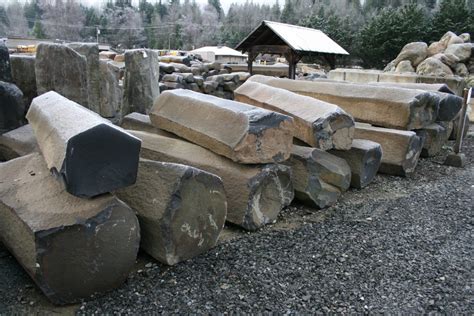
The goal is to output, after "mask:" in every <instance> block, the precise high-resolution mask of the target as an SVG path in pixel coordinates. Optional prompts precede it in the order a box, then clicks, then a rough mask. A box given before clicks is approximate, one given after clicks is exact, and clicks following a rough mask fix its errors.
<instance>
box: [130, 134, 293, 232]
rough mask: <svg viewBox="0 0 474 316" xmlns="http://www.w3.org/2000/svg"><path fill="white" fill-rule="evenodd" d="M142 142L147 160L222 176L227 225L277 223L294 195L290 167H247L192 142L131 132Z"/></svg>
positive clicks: (259, 225) (251, 228)
mask: <svg viewBox="0 0 474 316" xmlns="http://www.w3.org/2000/svg"><path fill="white" fill-rule="evenodd" d="M130 133H132V134H133V135H135V136H137V137H138V138H140V139H141V140H142V150H141V153H140V154H141V156H142V157H143V158H146V159H151V160H157V161H163V162H172V163H179V164H183V165H189V166H193V167H195V168H199V169H202V170H205V171H207V172H210V173H213V174H215V175H217V176H219V177H220V178H221V179H222V182H223V183H224V189H225V192H226V196H227V221H228V222H230V223H233V224H235V225H238V226H240V227H243V228H245V229H247V230H256V229H258V228H259V227H262V226H263V225H266V224H269V223H273V222H274V221H275V220H276V219H277V216H278V214H279V213H280V211H281V209H282V208H283V207H285V206H287V205H289V204H290V203H291V201H292V200H293V196H294V192H293V185H292V183H291V170H290V168H289V167H287V166H282V165H276V164H268V165H243V164H238V163H235V162H233V161H232V160H229V159H227V158H225V157H222V156H220V155H217V154H215V153H213V152H211V151H209V150H207V149H205V148H203V147H201V146H198V145H195V144H191V143H189V142H186V141H183V140H179V139H173V138H168V137H163V136H160V135H155V134H151V133H146V132H139V131H130Z"/></svg>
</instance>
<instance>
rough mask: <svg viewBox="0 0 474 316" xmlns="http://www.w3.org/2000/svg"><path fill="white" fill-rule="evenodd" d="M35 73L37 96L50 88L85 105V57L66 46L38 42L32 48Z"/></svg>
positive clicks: (86, 98) (86, 89) (86, 104)
mask: <svg viewBox="0 0 474 316" xmlns="http://www.w3.org/2000/svg"><path fill="white" fill-rule="evenodd" d="M35 72H36V87H37V90H38V95H41V94H43V93H46V92H48V91H51V90H52V91H56V92H57V93H59V94H61V95H63V96H64V97H66V98H68V99H70V100H72V101H74V102H77V103H79V104H80V105H82V106H85V107H89V96H88V85H87V59H86V57H85V56H83V55H81V54H79V53H78V52H76V51H75V50H74V49H72V48H70V47H67V46H66V45H61V44H53V43H40V44H38V47H37V50H36V63H35Z"/></svg>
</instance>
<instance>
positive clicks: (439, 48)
mask: <svg viewBox="0 0 474 316" xmlns="http://www.w3.org/2000/svg"><path fill="white" fill-rule="evenodd" d="M445 49H446V45H444V44H443V43H442V42H433V43H431V44H430V46H429V47H428V57H431V56H434V55H436V54H439V53H442V52H444V50H445Z"/></svg>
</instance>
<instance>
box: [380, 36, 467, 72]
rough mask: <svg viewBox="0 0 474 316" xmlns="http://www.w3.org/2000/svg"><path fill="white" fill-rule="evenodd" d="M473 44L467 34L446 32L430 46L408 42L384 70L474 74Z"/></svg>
mask: <svg viewBox="0 0 474 316" xmlns="http://www.w3.org/2000/svg"><path fill="white" fill-rule="evenodd" d="M473 51H474V45H473V44H472V43H471V36H470V35H469V34H468V33H464V34H461V35H459V36H457V35H456V34H455V33H453V32H447V33H446V34H445V35H443V37H442V38H441V39H440V40H439V41H438V42H434V43H431V44H430V45H429V46H428V45H427V44H426V43H424V42H414V43H409V44H407V45H405V46H404V47H403V49H402V50H401V52H400V53H399V54H398V56H397V58H395V59H394V60H393V61H391V62H390V63H389V64H388V65H387V67H386V68H385V69H384V71H387V72H395V73H414V72H416V73H417V74H419V75H429V76H439V77H446V76H453V75H456V76H461V77H468V76H469V74H474V54H473V53H472V52H473Z"/></svg>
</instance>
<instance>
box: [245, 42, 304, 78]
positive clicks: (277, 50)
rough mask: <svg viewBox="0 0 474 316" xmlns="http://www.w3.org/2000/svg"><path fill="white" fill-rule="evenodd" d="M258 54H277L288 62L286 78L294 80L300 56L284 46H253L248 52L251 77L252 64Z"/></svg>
mask: <svg viewBox="0 0 474 316" xmlns="http://www.w3.org/2000/svg"><path fill="white" fill-rule="evenodd" d="M258 53H269V54H279V55H280V56H284V57H285V58H286V60H287V61H288V78H290V79H295V77H296V64H297V63H298V61H299V60H300V59H301V56H300V55H299V54H298V53H297V52H295V51H294V50H292V49H291V48H289V47H288V46H285V45H254V46H252V47H251V48H250V49H249V51H248V54H249V56H248V72H249V73H250V74H251V75H252V63H253V60H254V59H255V57H257V55H258Z"/></svg>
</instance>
